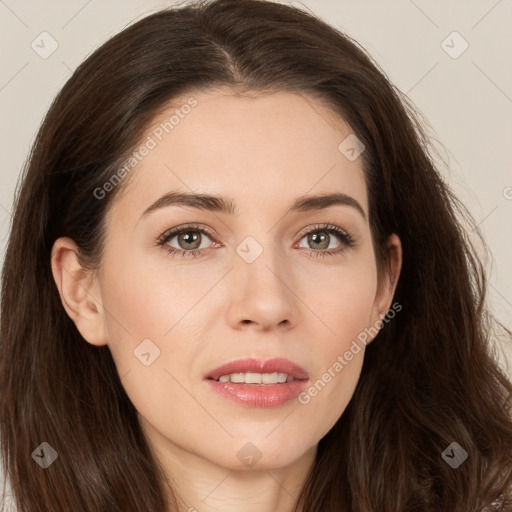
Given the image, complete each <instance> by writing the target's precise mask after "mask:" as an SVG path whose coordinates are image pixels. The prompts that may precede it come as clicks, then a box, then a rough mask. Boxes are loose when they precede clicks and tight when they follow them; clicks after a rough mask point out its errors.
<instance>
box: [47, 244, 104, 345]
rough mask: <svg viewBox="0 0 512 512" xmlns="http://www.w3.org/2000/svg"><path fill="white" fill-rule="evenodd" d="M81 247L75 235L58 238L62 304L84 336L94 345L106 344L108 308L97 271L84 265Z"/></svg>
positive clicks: (56, 274)
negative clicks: (105, 305)
mask: <svg viewBox="0 0 512 512" xmlns="http://www.w3.org/2000/svg"><path fill="white" fill-rule="evenodd" d="M77 254H78V247H77V245H76V244H75V242H74V241H73V240H72V239H71V238H67V237H62V238H59V239H57V240H56V241H55V243H54V244H53V248H52V254H51V265H52V273H53V278H54V280H55V283H56V285H57V288H58V290H59V294H60V298H61V301H62V305H63V306H64V309H65V310H66V313H67V314H68V315H69V317H70V318H71V320H73V322H74V323H75V325H76V328H77V329H78V331H79V332H80V334H81V335H82V337H83V338H84V339H85V340H86V341H87V342H89V343H91V344H92V345H97V346H101V345H106V344H107V336H106V329H105V322H104V309H103V305H102V302H101V292H100V287H99V283H98V282H97V277H96V273H95V272H94V271H92V270H86V269H84V268H82V266H81V265H80V263H79V261H78V258H77Z"/></svg>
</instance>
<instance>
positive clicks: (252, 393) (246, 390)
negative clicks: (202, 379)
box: [206, 379, 307, 408]
mask: <svg viewBox="0 0 512 512" xmlns="http://www.w3.org/2000/svg"><path fill="white" fill-rule="evenodd" d="M206 382H207V383H208V384H209V386H210V388H211V389H212V390H213V391H215V392H216V393H218V394H219V395H221V396H223V397H224V398H227V399H228V400H232V401H234V402H236V403H238V404H241V405H245V406H247V407H265V408H267V407H279V406H280V405H283V404H284V403H286V402H289V401H290V400H293V399H294V398H297V396H298V395H299V393H300V392H301V391H302V390H303V389H304V387H305V385H306V382H307V381H304V380H292V381H291V382H285V383H283V384H261V385H258V384H234V383H233V382H218V381H216V380H213V379H207V380H206Z"/></svg>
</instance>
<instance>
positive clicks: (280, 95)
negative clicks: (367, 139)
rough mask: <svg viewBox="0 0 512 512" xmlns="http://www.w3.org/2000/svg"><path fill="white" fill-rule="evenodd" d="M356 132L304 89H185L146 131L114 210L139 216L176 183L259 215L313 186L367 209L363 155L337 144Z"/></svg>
mask: <svg viewBox="0 0 512 512" xmlns="http://www.w3.org/2000/svg"><path fill="white" fill-rule="evenodd" d="M351 134H352V130H351V128H350V126H349V125H348V124H347V123H346V122H345V121H344V120H343V119H341V118H340V117H339V116H337V115H335V114H334V113H333V112H332V111H331V110H329V109H328V108H327V107H326V106H324V105H323V104H321V103H320V102H318V101H317V100H315V99H313V98H312V97H310V96H307V95H306V94H304V93H300V94H299V93H292V92H274V93H266V94H262V93H251V94H246V95H239V94H236V93H234V92H233V91H231V90H228V89H220V90H215V91H210V92H198V93H191V94H188V95H183V96H181V97H179V98H174V99H173V101H172V104H168V105H167V106H166V107H165V108H163V109H161V110H160V112H159V113H158V115H157V116H155V118H154V119H153V121H152V122H151V123H150V126H149V127H148V129H147V130H146V131H145V133H144V135H143V137H142V138H141V142H140V144H139V146H138V148H135V150H136V151H137V149H142V148H143V146H145V147H146V150H145V151H144V156H143V157H140V160H139V161H138V163H137V164H136V166H135V167H134V169H133V171H132V173H131V175H130V181H129V182H128V183H127V187H126V190H125V191H124V192H123V194H122V195H121V196H120V197H121V199H120V200H119V203H120V204H119V207H116V208H115V209H117V210H122V211H120V212H119V213H120V214H121V215H123V216H125V217H126V216H128V217H129V216H130V213H136V212H138V216H139V217H140V215H141V214H142V212H143V211H144V210H145V208H147V206H148V205H149V204H150V203H151V202H153V201H155V200H156V199H158V197H160V196H161V195H162V194H164V193H167V192H169V191H176V190H178V191H182V192H191V191H194V192H196V193H206V194H212V195H222V196H225V197H229V198H232V199H233V200H234V202H235V203H236V204H237V205H239V208H237V211H239V212H240V213H243V212H244V209H247V210H256V211H259V212H260V214H262V213H263V212H264V211H267V208H269V207H270V206H271V205H277V204H280V205H282V206H283V207H285V206H288V204H289V203H291V202H292V201H293V199H294V198H296V197H298V196H303V195H306V194H308V193H311V194H317V193H328V192H342V193H345V194H349V195H351V196H353V197H355V198H356V199H357V200H358V201H359V202H360V203H361V204H362V205H363V208H364V209H365V211H367V197H366V186H365V181H364V175H363V170H362V159H361V158H357V159H355V160H349V159H348V158H347V157H346V156H345V154H344V153H342V152H341V151H340V149H339V146H340V143H342V141H344V140H345V139H346V138H347V137H348V136H351ZM141 153H142V151H139V154H141ZM128 209H129V210H130V212H129V211H128Z"/></svg>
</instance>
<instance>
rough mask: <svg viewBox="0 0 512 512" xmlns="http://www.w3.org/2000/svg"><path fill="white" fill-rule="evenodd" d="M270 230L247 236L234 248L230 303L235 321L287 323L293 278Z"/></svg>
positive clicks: (291, 301)
mask: <svg viewBox="0 0 512 512" xmlns="http://www.w3.org/2000/svg"><path fill="white" fill-rule="evenodd" d="M273 233H274V232H273V231H267V232H265V231H264V230H263V229H262V230H261V231H260V233H259V234H254V235H248V236H246V237H245V238H244V239H242V241H241V242H240V243H238V245H237V246H236V247H235V252H236V258H235V264H234V267H235V268H234V273H233V277H232V279H233V285H232V286H233V292H234V293H233V295H232V299H233V301H234V303H233V304H232V306H233V310H232V312H234V314H235V317H236V319H232V320H234V321H236V322H242V321H243V322H244V323H247V321H248V320H250V321H253V322H256V323H258V324H275V325H277V324H279V323H281V322H283V320H288V321H291V320H292V319H293V318H292V317H293V315H294V308H295V304H294V302H295V299H294V294H293V293H292V291H291V290H292V289H293V284H292V283H291V281H293V276H292V273H291V271H290V266H289V265H287V262H286V260H285V257H284V256H285V250H284V247H283V246H281V245H280V244H279V242H278V241H275V240H274V236H273Z"/></svg>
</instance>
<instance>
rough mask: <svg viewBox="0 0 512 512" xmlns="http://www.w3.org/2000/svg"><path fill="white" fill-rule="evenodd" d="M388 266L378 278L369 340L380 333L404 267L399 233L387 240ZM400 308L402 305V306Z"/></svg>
mask: <svg viewBox="0 0 512 512" xmlns="http://www.w3.org/2000/svg"><path fill="white" fill-rule="evenodd" d="M386 249H387V257H388V261H387V266H386V267H385V268H384V270H383V272H382V275H381V276H380V277H379V279H378V284H377V292H376V294H375V301H374V303H373V308H372V313H371V320H370V322H371V323H370V326H369V327H370V331H371V332H373V334H372V337H371V338H370V339H369V341H368V342H370V341H373V339H374V338H375V336H377V334H378V330H380V328H381V327H382V325H383V322H382V318H384V316H385V315H386V313H387V312H388V310H389V308H390V307H391V303H392V301H393V295H394V294H395V290H396V286H397V284H398V278H399V277H400V271H401V269H402V243H401V242H400V238H399V237H398V235H396V234H395V233H393V234H392V235H391V236H390V237H389V238H388V240H387V242H386ZM400 309H402V308H401V306H400Z"/></svg>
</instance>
